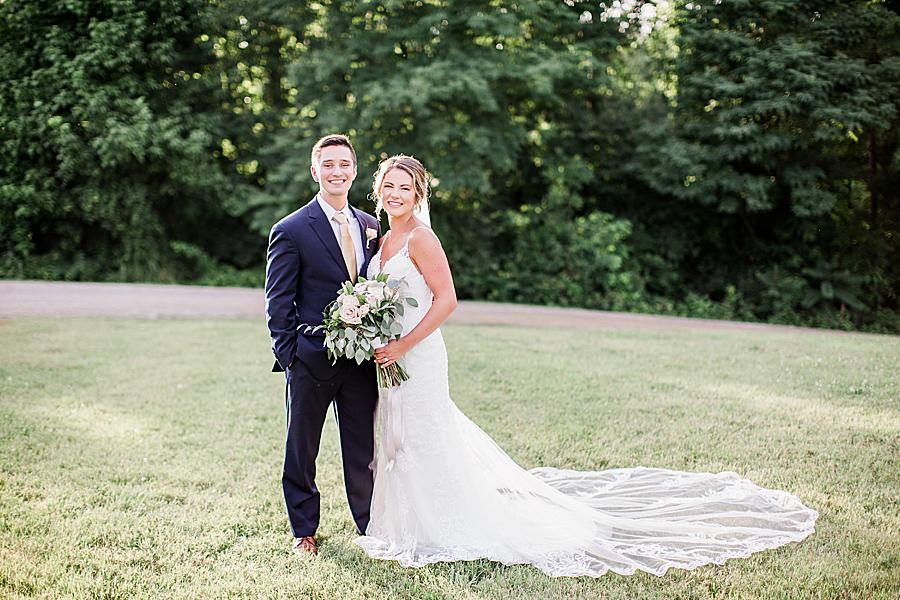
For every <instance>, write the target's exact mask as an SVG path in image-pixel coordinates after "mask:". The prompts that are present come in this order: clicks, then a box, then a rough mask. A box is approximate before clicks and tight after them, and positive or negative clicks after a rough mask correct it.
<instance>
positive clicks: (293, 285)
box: [266, 225, 300, 369]
mask: <svg viewBox="0 0 900 600" xmlns="http://www.w3.org/2000/svg"><path fill="white" fill-rule="evenodd" d="M299 277H300V252H299V250H298V249H297V246H296V244H294V241H293V240H292V239H291V237H290V236H289V235H288V234H287V232H286V231H285V230H284V227H282V226H280V225H275V226H274V227H273V228H272V232H271V233H270V234H269V250H268V252H267V255H266V323H267V324H268V326H269V335H270V336H271V337H272V351H273V352H274V353H275V360H276V361H278V364H279V365H280V366H281V368H282V369H287V367H288V365H290V364H291V362H292V361H293V360H294V353H295V351H296V349H297V310H296V308H295V306H294V301H295V299H296V295H297V281H298V279H299Z"/></svg>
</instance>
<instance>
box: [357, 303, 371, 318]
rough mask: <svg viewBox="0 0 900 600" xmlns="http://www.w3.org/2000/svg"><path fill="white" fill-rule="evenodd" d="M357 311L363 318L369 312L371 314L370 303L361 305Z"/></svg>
mask: <svg viewBox="0 0 900 600" xmlns="http://www.w3.org/2000/svg"><path fill="white" fill-rule="evenodd" d="M357 312H358V313H359V318H360V319H362V318H363V317H365V316H366V315H367V314H369V305H368V304H363V305H362V306H360V307H359V308H358V309H357Z"/></svg>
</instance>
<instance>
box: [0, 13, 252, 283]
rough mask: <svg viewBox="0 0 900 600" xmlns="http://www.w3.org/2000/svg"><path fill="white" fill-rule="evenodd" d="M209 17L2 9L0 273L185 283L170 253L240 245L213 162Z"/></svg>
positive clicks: (213, 103)
mask: <svg viewBox="0 0 900 600" xmlns="http://www.w3.org/2000/svg"><path fill="white" fill-rule="evenodd" d="M207 9H208V4H207V3H206V2H203V1H202V0H187V1H174V0H169V1H166V0H161V1H158V2H151V3H147V2H135V1H134V0H117V1H116V2H111V3H105V4H102V5H99V4H97V3H95V2H89V1H79V0H75V1H69V2H64V3H63V2H50V3H34V2H6V3H3V4H0V23H2V25H0V79H2V80H3V82H4V85H3V86H2V88H0V147H2V152H0V238H2V239H4V246H3V247H2V248H0V273H2V274H4V275H5V276H19V277H22V276H30V277H35V276H37V277H45V276H46V277H53V278H63V279H107V278H113V279H123V280H142V279H156V278H162V279H179V278H180V275H179V273H177V272H174V271H173V269H174V268H175V266H176V265H175V262H174V260H173V259H174V256H173V253H172V252H171V250H170V241H177V240H184V241H186V242H189V243H191V244H195V245H199V246H202V247H204V249H205V250H204V251H205V252H209V251H210V250H212V249H213V248H215V247H216V242H215V241H214V240H213V239H211V238H212V237H213V236H211V235H210V234H211V232H210V231H209V229H208V227H216V226H218V230H217V231H216V232H215V236H219V235H223V234H225V235H228V234H235V235H236V237H237V238H238V239H240V236H241V231H240V229H235V228H234V227H233V225H231V224H230V223H229V220H228V219H227V216H225V215H223V213H222V211H221V208H220V202H221V197H222V194H223V192H224V191H225V189H226V187H227V185H226V184H227V182H226V180H225V179H224V178H223V177H222V176H221V173H220V172H219V170H218V169H217V168H216V166H215V163H214V162H213V159H212V155H211V148H212V144H213V131H214V129H215V126H216V125H215V123H216V116H215V109H217V108H218V106H217V104H216V101H215V99H216V89H217V87H218V84H217V83H215V82H210V81H208V80H205V79H204V78H203V77H202V75H203V72H204V71H205V70H206V69H208V68H209V66H210V64H211V63H212V61H213V56H212V54H211V52H210V45H209V44H208V43H206V42H203V41H201V40H200V39H197V36H198V35H199V34H200V32H201V31H202V30H203V27H204V25H205V23H206V18H207V16H208V14H207ZM230 225H231V226H230Z"/></svg>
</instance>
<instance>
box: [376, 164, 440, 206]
mask: <svg viewBox="0 0 900 600" xmlns="http://www.w3.org/2000/svg"><path fill="white" fill-rule="evenodd" d="M391 169H401V170H403V171H406V172H407V173H409V175H410V177H412V180H413V190H414V191H415V195H416V201H415V208H419V207H420V206H421V205H422V203H423V202H428V194H429V193H430V189H429V186H428V171H426V170H425V166H424V165H423V164H422V163H420V162H419V161H418V159H416V158H414V157H412V156H407V155H405V154H396V155H394V156H391V157H389V158H386V159H384V160H383V161H381V163H380V164H379V165H378V170H377V171H376V172H375V177H374V182H373V184H372V195H371V198H372V199H373V200H374V201H375V217H376V218H381V209H382V205H381V186H382V185H383V184H384V177H385V175H387V174H388V171H390V170H391Z"/></svg>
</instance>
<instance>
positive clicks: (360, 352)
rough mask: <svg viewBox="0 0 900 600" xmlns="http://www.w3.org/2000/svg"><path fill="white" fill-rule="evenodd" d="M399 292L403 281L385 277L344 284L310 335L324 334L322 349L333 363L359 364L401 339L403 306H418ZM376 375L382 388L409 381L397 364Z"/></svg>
mask: <svg viewBox="0 0 900 600" xmlns="http://www.w3.org/2000/svg"><path fill="white" fill-rule="evenodd" d="M402 290H403V280H402V279H389V278H388V276H387V275H385V274H384V273H381V274H379V275H377V276H376V277H375V278H374V279H366V278H365V277H360V278H359V281H357V283H356V284H355V285H354V284H352V283H350V282H349V281H345V282H344V284H343V285H342V286H341V289H340V290H338V296H337V298H336V299H335V300H334V302H332V303H331V304H329V305H328V306H326V307H325V312H324V313H323V317H324V319H323V322H322V325H318V326H316V327H314V328H312V329H311V331H316V330H318V329H324V330H325V348H326V350H327V352H328V356H329V358H331V359H332V360H333V361H334V362H337V359H338V358H341V357H346V358H348V359H350V360H355V361H356V364H362V361H364V360H366V359H371V358H372V357H373V356H374V354H375V350H376V349H377V348H381V347H382V346H385V345H387V343H388V342H389V341H391V340H396V339H399V338H400V334H401V333H402V331H403V325H402V324H401V323H400V321H399V317H402V316H403V310H404V306H405V305H406V304H408V305H410V306H418V305H419V304H418V302H416V299H415V298H407V297H405V296H404V295H403V291H402ZM376 371H377V373H378V387H381V388H392V387H395V386H398V385H400V384H401V383H402V382H404V381H406V380H407V379H409V375H407V374H406V371H404V370H403V367H401V366H400V364H399V363H396V362H395V363H393V364H391V365H388V366H387V367H382V366H381V365H376Z"/></svg>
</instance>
